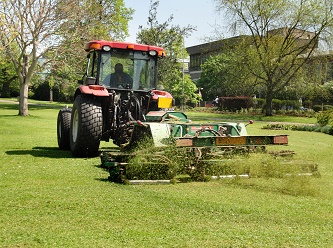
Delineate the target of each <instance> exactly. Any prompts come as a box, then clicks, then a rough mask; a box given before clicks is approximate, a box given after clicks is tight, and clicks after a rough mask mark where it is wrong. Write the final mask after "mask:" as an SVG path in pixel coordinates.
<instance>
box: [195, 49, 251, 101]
mask: <svg viewBox="0 0 333 248" xmlns="http://www.w3.org/2000/svg"><path fill="white" fill-rule="evenodd" d="M240 62H241V59H240V57H239V55H238V54H237V50H234V51H230V52H228V53H221V54H219V55H216V56H212V57H210V58H209V59H207V60H206V62H205V63H204V64H203V65H202V67H201V69H202V73H201V75H200V78H199V81H198V86H199V87H203V88H204V92H205V95H206V96H207V97H208V98H209V99H215V97H216V96H250V95H252V94H254V92H255V88H254V85H255V78H254V77H253V76H251V74H249V72H248V71H247V70H246V68H242V66H241V64H240ZM239 68H242V69H241V70H240V69H239Z"/></svg>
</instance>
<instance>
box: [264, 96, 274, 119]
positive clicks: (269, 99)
mask: <svg viewBox="0 0 333 248" xmlns="http://www.w3.org/2000/svg"><path fill="white" fill-rule="evenodd" d="M272 102H273V96H270V95H269V94H268V95H267V96H266V116H272V115H273V111H272Z"/></svg>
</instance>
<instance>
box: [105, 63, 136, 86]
mask: <svg viewBox="0 0 333 248" xmlns="http://www.w3.org/2000/svg"><path fill="white" fill-rule="evenodd" d="M110 77H111V78H110ZM104 82H107V84H108V83H109V82H110V87H112V88H120V89H126V88H130V89H131V88H132V87H133V79H132V78H131V76H130V75H129V74H128V73H126V72H124V67H123V65H122V64H120V63H118V64H116V65H115V67H114V73H112V74H110V75H108V76H107V77H106V78H105V79H104Z"/></svg>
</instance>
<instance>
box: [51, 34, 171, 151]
mask: <svg viewBox="0 0 333 248" xmlns="http://www.w3.org/2000/svg"><path fill="white" fill-rule="evenodd" d="M84 49H85V51H86V52H88V56H87V58H88V63H87V68H86V72H85V74H84V76H83V78H82V80H79V84H81V85H80V86H79V87H78V88H77V90H76V92H75V95H74V99H75V100H74V104H73V108H64V109H61V110H60V111H59V114H58V120H57V136H58V146H59V148H60V149H63V150H71V152H72V154H73V156H75V157H94V156H97V155H98V150H99V145H100V141H107V142H108V141H109V140H110V139H111V140H113V142H114V144H116V145H118V146H122V145H125V144H126V143H127V142H128V141H129V139H130V137H131V133H132V130H133V126H134V124H135V123H136V122H137V121H145V116H146V114H147V113H148V112H149V111H151V110H159V109H161V108H163V109H168V108H171V107H172V100H173V99H172V96H171V95H170V94H169V93H168V92H165V91H161V90H157V63H158V59H159V58H161V57H164V56H165V50H164V49H163V48H160V47H156V46H149V45H142V44H133V43H126V42H111V41H104V40H94V41H90V42H89V43H87V44H86V46H85V48H84Z"/></svg>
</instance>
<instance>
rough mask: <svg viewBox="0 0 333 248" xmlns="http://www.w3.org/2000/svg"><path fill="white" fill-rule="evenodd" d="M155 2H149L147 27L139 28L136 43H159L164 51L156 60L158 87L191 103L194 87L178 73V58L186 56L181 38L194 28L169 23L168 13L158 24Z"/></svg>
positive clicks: (196, 95)
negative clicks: (161, 57) (157, 64)
mask: <svg viewBox="0 0 333 248" xmlns="http://www.w3.org/2000/svg"><path fill="white" fill-rule="evenodd" d="M158 5H159V1H156V2H152V1H151V3H150V10H149V17H148V22H147V25H148V27H147V28H144V27H143V26H140V27H139V30H140V31H139V33H138V35H137V42H139V43H144V44H148V45H155V46H160V47H163V48H164V49H165V50H166V53H167V57H166V58H164V59H163V60H160V64H159V70H158V79H159V86H160V87H162V88H164V89H166V90H167V91H169V92H170V93H171V94H172V95H173V96H174V97H175V98H178V99H182V100H183V101H185V102H186V101H190V102H194V103H195V102H196V101H198V99H199V95H198V94H197V93H198V89H197V87H196V86H195V84H194V83H193V82H192V81H191V80H190V77H189V76H188V75H185V76H184V78H183V75H182V61H183V59H184V58H185V57H187V53H186V49H185V46H184V37H187V36H188V35H190V33H191V32H192V31H193V30H195V28H194V27H192V26H191V25H188V26H187V27H184V28H181V27H180V26H179V25H172V24H171V22H172V20H173V16H170V17H169V19H168V20H167V21H165V22H163V23H159V22H158V21H157V8H158ZM183 84H184V85H183ZM183 92H184V94H183ZM183 96H185V99H183Z"/></svg>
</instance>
